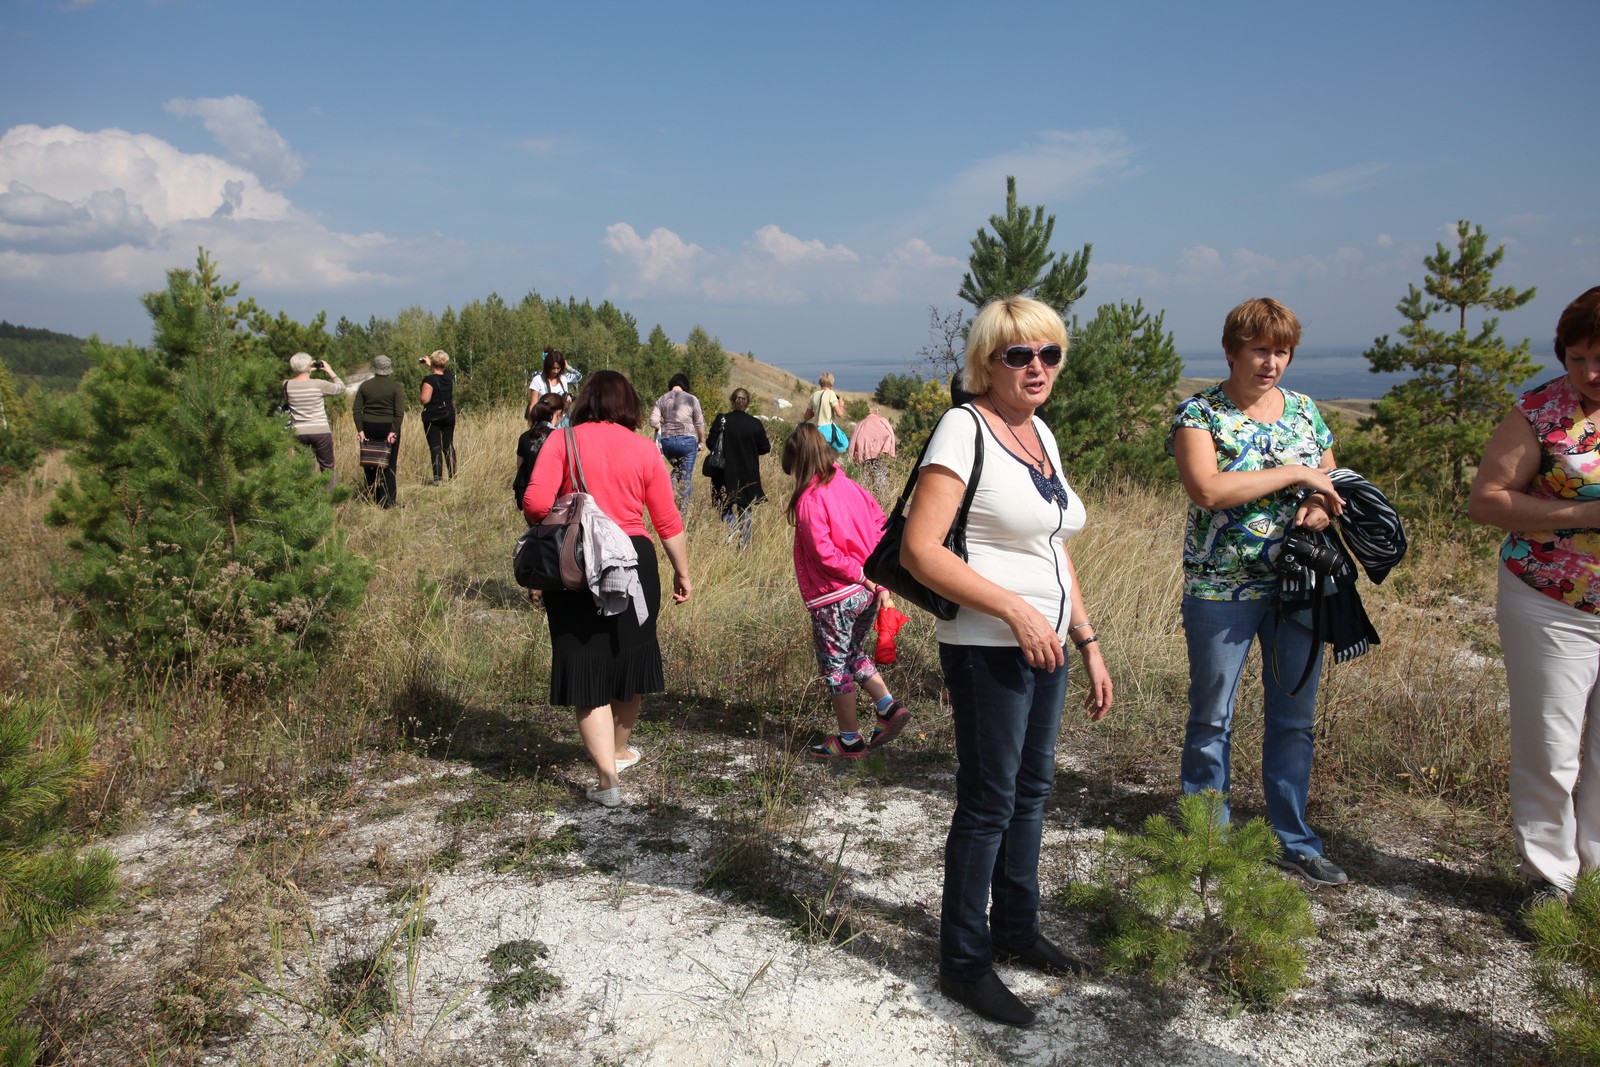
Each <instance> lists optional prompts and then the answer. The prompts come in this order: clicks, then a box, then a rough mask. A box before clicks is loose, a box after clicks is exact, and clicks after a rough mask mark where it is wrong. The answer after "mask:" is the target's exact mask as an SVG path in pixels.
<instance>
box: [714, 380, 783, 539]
mask: <svg viewBox="0 0 1600 1067" xmlns="http://www.w3.org/2000/svg"><path fill="white" fill-rule="evenodd" d="M728 403H729V404H731V405H732V407H733V410H732V411H727V412H724V413H722V414H721V415H718V416H717V417H716V418H715V419H714V420H712V423H711V434H710V437H709V443H710V447H711V454H712V455H719V454H720V455H721V456H722V467H721V469H718V468H716V467H715V466H714V465H713V463H714V461H713V460H712V459H711V456H707V457H706V464H707V465H706V474H707V475H708V476H709V477H710V478H711V499H712V500H714V501H715V502H716V505H717V508H718V509H719V510H720V511H721V512H722V521H723V522H725V523H727V524H728V530H729V532H730V539H731V536H732V534H734V533H737V534H738V535H739V540H740V542H741V543H742V544H746V545H748V544H749V543H750V529H751V523H752V518H753V516H752V514H751V510H750V509H752V508H754V507H755V506H756V505H757V504H761V503H764V502H765V501H766V499H767V495H766V493H765V492H763V491H762V488H761V457H762V456H764V455H766V454H767V453H768V452H771V451H772V442H771V441H769V440H768V439H767V428H766V427H765V426H763V425H762V424H761V420H760V419H758V418H756V417H755V416H754V415H752V414H750V413H749V412H748V411H747V410H746V409H747V408H748V407H749V406H750V393H749V390H746V389H735V390H734V391H733V395H732V396H730V397H729V398H728Z"/></svg>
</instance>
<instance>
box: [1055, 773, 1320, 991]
mask: <svg viewBox="0 0 1600 1067" xmlns="http://www.w3.org/2000/svg"><path fill="white" fill-rule="evenodd" d="M1222 806H1223V796H1222V794H1221V793H1217V792H1214V791H1213V792H1206V793H1189V794H1186V795H1184V796H1183V797H1182V798H1180V799H1179V801H1178V822H1177V824H1176V825H1175V824H1173V822H1172V821H1171V820H1169V819H1168V818H1167V817H1166V816H1164V815H1152V816H1150V817H1149V818H1148V819H1146V820H1145V821H1144V832H1143V833H1142V834H1124V833H1119V832H1117V831H1115V830H1111V831H1107V833H1106V840H1105V846H1104V847H1105V855H1104V860H1103V862H1102V864H1101V866H1100V870H1099V871H1098V873H1097V875H1096V878H1095V880H1094V881H1093V882H1092V883H1089V884H1084V883H1079V884H1076V885H1074V886H1072V887H1071V888H1070V889H1068V890H1067V891H1066V893H1065V896H1066V897H1067V900H1068V901H1069V903H1072V904H1075V905H1077V906H1080V907H1084V908H1086V909H1087V910H1089V911H1090V912H1091V913H1092V914H1095V915H1096V917H1097V919H1096V927H1097V929H1098V931H1099V932H1100V933H1101V935H1102V936H1103V938H1104V945H1105V957H1106V961H1107V964H1108V966H1109V967H1110V969H1111V970H1113V971H1128V972H1143V973H1148V974H1149V975H1150V976H1151V977H1152V978H1153V979H1154V980H1155V981H1157V982H1161V983H1167V982H1171V981H1173V980H1174V979H1175V978H1176V977H1178V976H1179V975H1180V974H1183V973H1185V972H1186V971H1192V972H1193V973H1195V974H1196V975H1198V976H1199V977H1200V978H1201V979H1202V980H1205V981H1209V982H1212V983H1215V984H1216V985H1217V986H1218V987H1220V988H1221V989H1222V990H1223V991H1224V992H1226V993H1227V994H1229V995H1230V996H1232V997H1234V998H1236V999H1237V1000H1239V1001H1240V1002H1242V1003H1246V1004H1273V1003H1276V1002H1277V1001H1279V1000H1282V999H1283V997H1284V996H1285V994H1287V993H1288V992H1289V991H1290V990H1292V989H1294V988H1296V987H1297V986H1299V985H1300V984H1301V982H1303V981H1304V978H1305V964H1306V958H1305V949H1304V948H1303V946H1302V944H1301V943H1302V942H1303V941H1304V940H1305V939H1306V938H1308V937H1310V936H1311V935H1312V934H1314V933H1315V932H1316V928H1315V926H1314V925H1313V923H1312V921H1311V908H1310V906H1309V905H1308V904H1307V903H1306V898H1305V894H1303V893H1301V892H1300V890H1299V889H1297V888H1296V887H1295V886H1294V885H1292V884H1290V883H1289V882H1288V881H1286V880H1285V879H1284V878H1283V877H1282V876H1281V875H1279V874H1278V873H1277V872H1276V871H1275V870H1274V869H1273V868H1271V867H1269V866H1268V865H1267V861H1268V860H1270V859H1271V858H1272V857H1274V856H1276V855H1278V853H1279V851H1280V846H1279V845H1278V839H1277V837H1276V836H1275V835H1274V834H1273V832H1272V828H1271V827H1270V826H1268V825H1267V822H1266V820H1265V819H1252V820H1251V821H1250V822H1248V823H1245V824H1244V825H1242V826H1234V825H1230V824H1229V823H1227V822H1226V821H1224V817H1223V807H1222Z"/></svg>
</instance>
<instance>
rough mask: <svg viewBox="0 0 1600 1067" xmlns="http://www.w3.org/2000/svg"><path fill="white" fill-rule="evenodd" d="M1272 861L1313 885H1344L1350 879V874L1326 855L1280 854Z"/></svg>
mask: <svg viewBox="0 0 1600 1067" xmlns="http://www.w3.org/2000/svg"><path fill="white" fill-rule="evenodd" d="M1272 862H1273V863H1275V864H1277V865H1278V866H1279V867H1282V868H1283V869H1284V870H1286V871H1293V872H1294V873H1295V874H1298V875H1299V876H1300V877H1302V878H1304V879H1305V880H1306V881H1308V882H1310V883H1311V884H1312V885H1344V884H1345V883H1346V882H1348V881H1349V880H1350V876H1349V875H1347V874H1345V873H1344V871H1342V870H1340V869H1339V865H1338V864H1337V863H1335V862H1333V861H1332V860H1330V859H1329V858H1328V857H1326V856H1279V857H1278V858H1277V859H1275V860H1273V861H1272Z"/></svg>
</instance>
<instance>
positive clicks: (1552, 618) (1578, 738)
mask: <svg viewBox="0 0 1600 1067" xmlns="http://www.w3.org/2000/svg"><path fill="white" fill-rule="evenodd" d="M1495 615H1496V618H1497V619H1498V620H1499V623H1500V648H1501V650H1502V652H1503V653H1504V654H1505V659H1506V686H1507V688H1508V689H1509V690H1510V696H1511V824H1512V829H1513V831H1514V832H1515V834H1516V839H1517V851H1518V852H1519V853H1521V855H1522V873H1523V875H1524V876H1525V877H1528V878H1543V879H1544V880H1545V881H1547V882H1550V883H1552V884H1553V885H1556V886H1558V887H1560V888H1562V889H1571V888H1572V883H1573V881H1574V880H1575V879H1576V878H1577V877H1578V870H1579V868H1580V867H1581V868H1585V869H1596V868H1600V684H1597V683H1600V615H1593V614H1591V613H1589V612H1586V611H1579V610H1578V609H1577V608H1574V607H1572V606H1571V605H1570V604H1566V603H1563V602H1562V601H1560V600H1556V599H1555V598H1553V597H1548V596H1545V595H1544V594H1543V593H1540V592H1538V591H1536V590H1534V589H1532V588H1530V587H1529V586H1528V585H1527V584H1526V583H1525V582H1523V581H1522V579H1520V578H1518V577H1516V576H1515V575H1513V574H1512V573H1511V572H1510V571H1508V570H1506V569H1505V567H1503V566H1502V567H1501V568H1500V599H1499V605H1498V608H1497V610H1496V612H1495ZM1585 719H1587V720H1588V721H1587V724H1585ZM1580 770H1581V772H1582V773H1580Z"/></svg>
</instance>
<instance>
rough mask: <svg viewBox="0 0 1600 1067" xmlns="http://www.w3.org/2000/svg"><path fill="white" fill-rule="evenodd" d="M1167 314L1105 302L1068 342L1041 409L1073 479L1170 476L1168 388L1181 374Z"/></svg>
mask: <svg viewBox="0 0 1600 1067" xmlns="http://www.w3.org/2000/svg"><path fill="white" fill-rule="evenodd" d="M1165 319H1166V313H1165V312H1158V313H1156V314H1155V315H1151V314H1150V313H1149V312H1148V311H1146V310H1145V307H1144V302H1143V301H1137V302H1135V303H1133V304H1128V303H1126V302H1119V303H1116V304H1102V305H1101V306H1100V307H1099V309H1097V310H1096V311H1095V316H1094V318H1093V319H1091V320H1089V325H1088V326H1086V327H1084V328H1082V329H1079V327H1078V324H1077V321H1076V320H1074V321H1073V323H1072V330H1071V338H1072V343H1071V344H1070V345H1069V346H1068V349H1067V357H1066V360H1065V361H1064V362H1063V364H1062V367H1061V372H1060V375H1059V376H1058V377H1057V379H1056V384H1055V388H1054V390H1053V391H1052V392H1051V394H1050V400H1049V402H1048V403H1047V404H1046V405H1045V408H1044V411H1043V412H1042V414H1043V417H1044V420H1045V422H1046V423H1048V424H1049V426H1050V428H1051V430H1053V431H1054V432H1055V435H1056V442H1057V444H1059V445H1060V448H1061V463H1062V466H1063V467H1065V468H1066V470H1067V471H1068V472H1069V473H1070V474H1071V476H1072V478H1073V480H1074V481H1075V482H1080V483H1086V482H1090V481H1094V480H1096V479H1104V478H1107V477H1117V476H1138V477H1141V478H1148V477H1150V476H1151V475H1156V476H1160V474H1161V473H1162V472H1163V471H1166V472H1167V473H1169V474H1175V473H1176V471H1175V469H1172V461H1171V459H1170V458H1169V457H1168V456H1167V454H1166V447H1165V441H1166V434H1165V429H1166V422H1167V417H1168V415H1169V414H1170V413H1171V409H1172V393H1173V390H1174V389H1176V388H1177V386H1178V378H1179V376H1180V375H1181V374H1182V373H1183V360H1182V359H1181V358H1179V356H1178V349H1177V346H1176V345H1175V344H1174V342H1173V338H1172V334H1170V333H1169V332H1167V330H1166V324H1165Z"/></svg>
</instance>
